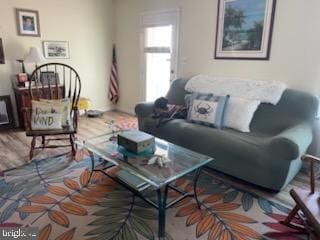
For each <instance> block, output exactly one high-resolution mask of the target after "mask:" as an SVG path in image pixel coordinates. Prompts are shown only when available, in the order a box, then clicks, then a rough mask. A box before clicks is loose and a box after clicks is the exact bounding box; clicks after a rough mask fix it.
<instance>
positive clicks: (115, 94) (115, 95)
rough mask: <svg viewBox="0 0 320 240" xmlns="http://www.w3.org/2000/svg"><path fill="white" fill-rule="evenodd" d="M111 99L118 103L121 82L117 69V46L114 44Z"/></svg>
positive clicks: (110, 87) (110, 86)
mask: <svg viewBox="0 0 320 240" xmlns="http://www.w3.org/2000/svg"><path fill="white" fill-rule="evenodd" d="M109 99H110V101H111V102H112V103H114V104H116V103H117V102H118V100H119V82H118V70H117V58H116V47H115V46H113V56H112V65H111V75H110V84H109Z"/></svg>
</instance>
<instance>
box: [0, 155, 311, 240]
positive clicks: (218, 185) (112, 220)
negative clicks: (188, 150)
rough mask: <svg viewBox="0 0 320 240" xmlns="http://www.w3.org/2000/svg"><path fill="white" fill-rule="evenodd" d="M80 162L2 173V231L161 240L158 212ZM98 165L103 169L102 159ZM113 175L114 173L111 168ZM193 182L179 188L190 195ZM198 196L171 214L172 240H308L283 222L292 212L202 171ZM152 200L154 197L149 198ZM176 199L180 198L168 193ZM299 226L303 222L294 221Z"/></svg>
mask: <svg viewBox="0 0 320 240" xmlns="http://www.w3.org/2000/svg"><path fill="white" fill-rule="evenodd" d="M76 160H77V161H74V160H72V159H71V157H70V156H68V155H61V156H56V157H51V158H46V159H43V160H38V161H33V162H32V163H31V164H29V165H25V166H23V167H20V168H17V169H13V170H9V171H6V172H4V174H3V176H2V177H1V179H0V206H1V209H0V212H1V213H0V223H1V226H2V227H4V226H7V227H14V226H23V227H26V226H30V227H38V228H39V239H41V240H45V239H50V240H53V239H57V240H71V239H74V240H82V239H84V240H108V239H110V240H111V239H114V240H120V239H121V240H131V239H132V240H136V239H139V240H143V239H157V211H156V210H155V209H153V208H152V207H150V206H149V205H147V204H146V203H145V202H144V201H142V200H141V199H140V198H139V197H136V196H134V195H133V194H132V193H131V192H129V191H127V190H125V189H124V188H122V187H121V186H119V185H117V184H116V183H115V182H113V181H112V180H111V179H109V178H108V177H105V175H104V174H102V173H98V172H95V173H94V174H93V177H92V178H91V181H90V182H89V183H88V179H89V169H90V160H89V158H88V156H87V153H86V152H83V151H79V153H78V154H77V158H76ZM96 164H97V165H102V164H103V163H100V162H99V161H98V160H97V161H96ZM110 171H111V174H112V171H114V170H113V169H111V170H110ZM190 179H191V176H187V177H186V178H184V179H180V180H178V181H176V182H175V183H174V184H175V185H176V186H178V187H179V188H181V189H184V190H185V191H188V192H189V191H192V185H191V181H190ZM198 186H199V187H198V189H197V192H198V194H199V199H200V201H201V202H202V210H198V209H197V207H196V204H195V201H194V200H193V199H191V198H187V199H185V200H183V201H182V202H180V203H178V204H177V205H175V206H174V207H172V208H170V209H168V210H167V215H166V217H167V218H166V232H167V234H166V236H167V239H169V240H172V239H174V240H187V239H190V240H193V239H195V240H200V239H201V240H206V239H208V240H213V239H221V240H245V239H280V240H291V239H292V240H293V239H304V237H305V236H303V235H301V234H299V232H297V231H295V230H293V229H290V228H287V227H285V226H283V225H281V224H280V223H279V221H280V220H283V219H284V218H285V216H286V215H287V213H288V208H286V207H284V206H282V205H280V204H277V203H275V202H272V201H269V200H266V199H263V198H259V197H258V196H253V195H251V194H250V193H248V192H242V191H239V190H237V189H234V188H232V187H231V186H227V185H225V184H224V183H223V182H221V181H220V180H216V179H215V178H214V177H213V176H211V175H210V174H209V173H206V172H203V174H202V175H201V177H200V179H199V182H198ZM146 194H148V195H149V197H151V198H153V197H154V196H153V194H154V193H153V192H152V191H150V192H147V193H146ZM169 194H170V199H173V198H175V197H177V196H178V195H177V194H176V193H175V192H169ZM296 223H297V224H299V220H298V219H296Z"/></svg>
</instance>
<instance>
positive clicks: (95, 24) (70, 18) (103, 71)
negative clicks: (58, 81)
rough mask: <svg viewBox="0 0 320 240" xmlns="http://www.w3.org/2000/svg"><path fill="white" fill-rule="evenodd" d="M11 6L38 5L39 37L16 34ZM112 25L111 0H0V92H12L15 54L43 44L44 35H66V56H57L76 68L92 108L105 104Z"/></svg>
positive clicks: (16, 66)
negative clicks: (0, 57) (0, 59)
mask: <svg viewBox="0 0 320 240" xmlns="http://www.w3.org/2000/svg"><path fill="white" fill-rule="evenodd" d="M15 8H25V9H33V10H38V11H39V15H40V28H41V37H40V38H39V37H22V36H18V35H17V31H16V19H15ZM113 26H114V22H113V1H112V0H27V1H26V0H0V38H2V39H3V43H4V51H5V57H6V64H5V65H1V64H0V95H7V94H11V95H12V96H13V91H12V86H11V82H10V78H11V76H12V75H13V74H15V73H17V72H19V71H20V68H21V67H20V65H19V63H17V62H16V61H15V60H16V59H21V58H22V57H23V56H24V54H25V53H26V52H27V51H28V49H29V47H31V46H37V47H39V48H40V49H42V41H43V40H60V41H69V46H70V59H66V60H60V59H59V60H56V61H59V62H63V63H66V64H69V65H71V66H73V67H74V68H75V69H76V70H77V71H78V72H79V74H80V77H81V80H82V84H83V88H82V89H83V90H82V93H81V95H82V96H84V97H89V98H90V99H91V100H92V108H96V109H101V110H107V109H109V108H110V107H111V105H110V104H109V103H108V100H107V93H108V81H109V72H110V63H111V56H112V54H111V52H112V44H113V42H114V39H113V37H114V34H113V30H114V28H113ZM33 68H34V65H33V64H29V65H27V71H29V72H31V71H32V70H33ZM12 100H13V97H12Z"/></svg>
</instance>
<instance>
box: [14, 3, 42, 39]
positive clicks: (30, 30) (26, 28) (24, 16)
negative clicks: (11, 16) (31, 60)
mask: <svg viewBox="0 0 320 240" xmlns="http://www.w3.org/2000/svg"><path fill="white" fill-rule="evenodd" d="M16 18H17V30H18V35H20V36H30V37H40V23H39V12H38V11H35V10H28V9H18V8H17V9H16Z"/></svg>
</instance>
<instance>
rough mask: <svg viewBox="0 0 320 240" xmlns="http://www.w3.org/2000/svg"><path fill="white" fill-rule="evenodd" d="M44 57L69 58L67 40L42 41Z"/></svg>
mask: <svg viewBox="0 0 320 240" xmlns="http://www.w3.org/2000/svg"><path fill="white" fill-rule="evenodd" d="M43 53H44V57H45V58H70V54H69V43H68V42H67V41H43Z"/></svg>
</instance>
